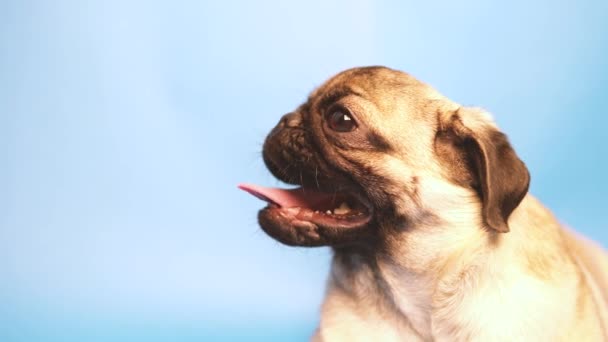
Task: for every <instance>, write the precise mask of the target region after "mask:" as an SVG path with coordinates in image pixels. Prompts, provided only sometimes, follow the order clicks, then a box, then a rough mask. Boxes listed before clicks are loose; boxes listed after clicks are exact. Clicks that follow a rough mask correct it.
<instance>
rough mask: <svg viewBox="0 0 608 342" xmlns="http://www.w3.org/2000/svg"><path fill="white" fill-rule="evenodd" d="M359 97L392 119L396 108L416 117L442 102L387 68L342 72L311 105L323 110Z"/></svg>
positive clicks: (313, 97) (318, 92)
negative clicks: (419, 112) (434, 101)
mask: <svg viewBox="0 0 608 342" xmlns="http://www.w3.org/2000/svg"><path fill="white" fill-rule="evenodd" d="M349 97H356V98H357V101H358V102H361V101H363V102H368V104H369V105H373V106H375V107H376V108H377V109H378V111H375V112H376V113H377V114H380V115H391V114H393V113H395V112H396V110H397V108H400V109H404V108H409V109H411V113H409V114H410V115H415V114H416V113H417V112H418V111H417V110H416V109H421V108H422V107H424V106H425V104H426V103H427V102H428V101H433V100H435V99H440V98H443V97H442V96H441V95H440V94H439V93H437V92H436V91H435V90H434V89H433V88H431V87H430V86H428V85H426V84H424V83H422V82H420V81H418V80H417V79H415V78H414V77H412V76H410V75H408V74H406V73H404V72H401V71H396V70H392V69H389V68H385V67H365V68H356V69H349V70H346V71H343V72H341V73H339V74H337V75H336V76H334V77H332V78H331V79H329V80H328V81H327V82H325V83H324V84H323V85H322V86H320V87H319V88H318V89H316V90H315V91H313V92H312V94H311V95H310V97H309V100H308V104H309V105H311V106H312V107H313V108H315V109H322V108H323V107H325V106H327V105H330V104H332V103H334V102H336V101H338V100H340V99H343V98H347V99H348V98H349Z"/></svg>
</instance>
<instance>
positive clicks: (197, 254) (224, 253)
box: [0, 0, 608, 341]
mask: <svg viewBox="0 0 608 342" xmlns="http://www.w3.org/2000/svg"><path fill="white" fill-rule="evenodd" d="M607 22H608V2H606V1H601V0H598V1H592V0H589V1H577V2H572V1H549V0H544V1H536V2H530V1H509V2H506V1H501V2H498V1H497V2H492V3H490V2H487V1H464V2H462V1H461V2H458V4H456V2H447V1H446V2H445V3H443V2H436V1H426V2H422V1H337V2H331V3H329V2H325V1H320V0H314V1H305V2H304V1H303V2H300V3H296V2H285V1H256V2H253V1H251V2H246V1H241V2H235V1H215V2H205V1H193V0H192V1H166V2H155V1H154V2H151V1H101V0H98V1H76V0H74V1H20V0H14V1H13V0H3V1H1V2H0V340H2V341H198V340H234V339H242V340H247V341H252V340H256V339H257V340H260V341H271V340H276V341H289V340H294V341H296V340H305V339H306V338H307V337H308V336H309V334H310V333H311V331H312V329H313V328H314V325H315V323H316V319H317V318H316V317H317V307H318V305H319V303H320V300H321V297H322V292H323V286H324V281H325V277H326V273H327V270H328V258H329V251H328V250H326V249H312V250H305V249H293V248H288V247H284V246H282V245H279V244H278V243H277V242H275V241H273V240H271V239H270V238H268V237H266V236H265V235H264V233H262V232H261V231H260V230H259V229H258V227H257V224H256V211H257V210H258V209H259V208H260V207H261V206H262V205H263V204H262V203H261V202H259V201H257V200H256V199H255V198H253V197H251V196H247V195H246V194H244V193H241V192H238V190H237V189H236V184H237V183H238V182H242V181H247V182H255V183H259V184H265V185H277V184H278V182H277V181H275V180H273V179H272V177H271V176H270V175H269V173H268V172H267V171H266V170H265V168H264V166H263V163H262V160H261V157H260V150H261V144H262V142H263V139H264V137H265V135H266V133H267V132H268V131H269V130H270V128H271V127H272V126H273V125H274V124H275V123H276V121H277V120H278V119H279V117H280V115H281V114H283V113H285V112H288V111H290V110H292V109H293V108H295V106H296V105H298V104H299V103H300V102H301V101H302V100H304V99H305V97H306V95H307V93H308V92H309V91H310V90H312V88H313V87H315V86H317V85H319V84H320V83H321V82H322V81H323V80H325V79H326V78H327V77H329V76H331V75H332V74H334V73H336V72H338V71H340V70H342V69H344V68H348V67H352V66H358V65H368V64H385V65H388V66H391V67H394V68H398V69H402V70H406V71H408V72H410V73H412V74H414V75H415V76H417V77H419V78H420V79H422V80H424V81H426V82H428V83H430V84H432V85H434V86H435V87H436V88H438V89H439V90H440V91H442V92H443V93H444V94H446V95H448V96H449V97H451V98H453V99H455V100H456V101H459V102H461V103H464V104H468V105H478V106H483V107H485V108H487V109H489V110H490V111H492V112H493V113H494V114H495V116H496V119H497V121H498V123H499V124H500V125H501V126H502V128H503V129H504V130H505V131H506V132H508V134H509V135H510V137H511V140H512V142H513V143H514V145H515V147H516V148H517V150H518V152H519V154H520V156H521V157H522V158H523V159H524V160H525V161H526V163H527V164H528V166H529V168H530V170H531V172H532V175H533V181H532V192H533V193H535V194H536V195H537V196H538V197H540V198H541V199H542V200H543V201H544V202H545V203H546V204H547V205H548V206H550V207H551V208H552V209H553V210H554V211H555V213H556V214H557V215H558V217H559V218H560V219H561V220H563V221H564V222H566V223H568V224H570V225H572V226H574V227H576V228H577V229H578V230H579V231H581V232H583V233H585V234H587V235H588V236H590V237H593V238H595V239H597V240H599V241H602V243H603V244H604V245H608V220H607V219H606V216H605V215H606V209H607V208H606V203H607V200H606V197H607V196H608V186H607V182H606V180H605V177H606V175H608V162H607V161H606V148H607V147H608V143H607V142H606V141H607V134H606V126H607V125H608V119H607V116H608V111H607V107H608V96H606V92H607V88H606V84H607V82H608V58H607V57H606V54H607V52H608V39H607V38H606V37H608V25H606V23H607Z"/></svg>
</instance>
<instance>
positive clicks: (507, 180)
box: [440, 109, 530, 233]
mask: <svg viewBox="0 0 608 342" xmlns="http://www.w3.org/2000/svg"><path fill="white" fill-rule="evenodd" d="M483 115H487V114H484V113H483V112H481V111H477V110H473V109H470V110H467V109H464V110H462V109H458V110H457V111H456V112H454V113H452V115H451V116H450V118H449V120H448V122H447V123H445V124H444V125H441V126H443V128H440V131H443V132H445V131H446V130H448V131H451V132H450V134H451V135H452V137H453V139H452V141H453V142H456V143H457V144H458V145H459V146H458V150H459V151H460V153H463V154H464V156H463V158H464V159H465V160H466V164H467V165H468V168H469V169H470V178H468V179H469V181H470V185H471V186H473V188H475V189H476V190H477V192H478V194H479V196H480V199H481V202H482V215H483V220H484V223H485V224H486V225H487V226H488V227H490V228H492V229H494V230H496V231H497V232H501V233H506V232H508V231H509V226H508V224H507V222H508V219H509V216H510V215H511V213H512V212H513V210H515V208H517V206H518V205H519V203H520V202H521V201H522V200H523V198H524V197H525V196H526V193H527V192H528V188H529V185H530V174H529V172H528V169H527V168H526V165H525V164H524V163H523V162H522V161H521V160H520V159H519V157H518V156H517V154H516V153H515V151H514V150H513V148H512V147H511V144H510V143H509V140H508V139H507V136H506V135H505V134H503V133H502V132H500V131H499V130H498V129H497V128H496V127H495V126H494V125H493V124H492V123H491V122H488V121H487V119H486V118H483ZM465 123H466V124H465ZM467 124H468V125H467ZM454 138H455V139H454Z"/></svg>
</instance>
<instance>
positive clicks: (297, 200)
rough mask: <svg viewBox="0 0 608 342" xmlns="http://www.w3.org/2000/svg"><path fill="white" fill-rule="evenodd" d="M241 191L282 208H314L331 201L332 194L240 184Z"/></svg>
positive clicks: (301, 189)
mask: <svg viewBox="0 0 608 342" xmlns="http://www.w3.org/2000/svg"><path fill="white" fill-rule="evenodd" d="M239 189H241V190H245V191H247V192H248V193H250V194H252V195H253V196H255V197H257V198H259V199H261V200H262V201H266V202H270V203H275V204H277V205H279V206H281V207H285V208H291V207H305V208H312V207H314V206H315V205H318V204H320V203H322V202H326V201H329V200H331V198H332V197H333V196H332V195H331V194H327V193H322V192H318V191H314V190H310V189H303V188H296V189H287V190H286V189H279V188H267V187H263V186H259V185H254V184H239Z"/></svg>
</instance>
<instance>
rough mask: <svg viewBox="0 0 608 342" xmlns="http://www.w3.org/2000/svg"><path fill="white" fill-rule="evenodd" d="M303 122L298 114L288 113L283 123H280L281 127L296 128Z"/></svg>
mask: <svg viewBox="0 0 608 342" xmlns="http://www.w3.org/2000/svg"><path fill="white" fill-rule="evenodd" d="M301 121H302V120H301V119H300V116H299V115H298V114H296V113H287V114H285V115H283V117H282V118H281V121H280V122H279V125H281V127H296V126H299V125H300V122H301Z"/></svg>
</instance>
